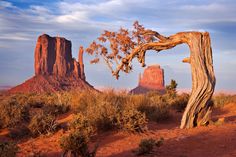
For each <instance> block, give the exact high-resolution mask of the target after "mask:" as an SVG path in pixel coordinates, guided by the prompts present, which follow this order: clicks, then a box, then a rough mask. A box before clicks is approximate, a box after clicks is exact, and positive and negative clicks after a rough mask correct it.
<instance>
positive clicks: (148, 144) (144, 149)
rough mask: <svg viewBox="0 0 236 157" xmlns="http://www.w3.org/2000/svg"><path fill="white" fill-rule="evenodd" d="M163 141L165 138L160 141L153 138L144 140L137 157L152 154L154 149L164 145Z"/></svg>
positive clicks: (140, 144)
mask: <svg viewBox="0 0 236 157" xmlns="http://www.w3.org/2000/svg"><path fill="white" fill-rule="evenodd" d="M163 141H164V139H163V138H160V139H159V140H155V139H152V138H149V139H142V140H141V142H140V143H139V148H138V151H137V152H136V153H137V155H146V154H150V153H151V152H152V151H153V149H154V147H160V146H161V145H162V144H163Z"/></svg>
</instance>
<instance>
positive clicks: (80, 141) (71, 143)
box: [60, 131, 97, 157]
mask: <svg viewBox="0 0 236 157" xmlns="http://www.w3.org/2000/svg"><path fill="white" fill-rule="evenodd" d="M88 143H89V138H88V137H87V136H86V135H84V134H83V133H81V132H80V131H75V132H72V133H70V134H69V135H68V136H63V137H62V138H61V140H60V146H61V148H62V150H63V156H66V155H69V154H71V156H74V157H77V156H81V157H94V156H95V153H96V150H97V147H95V149H94V150H93V151H92V152H89V149H88Z"/></svg>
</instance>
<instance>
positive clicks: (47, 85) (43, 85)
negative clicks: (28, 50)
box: [9, 34, 94, 93]
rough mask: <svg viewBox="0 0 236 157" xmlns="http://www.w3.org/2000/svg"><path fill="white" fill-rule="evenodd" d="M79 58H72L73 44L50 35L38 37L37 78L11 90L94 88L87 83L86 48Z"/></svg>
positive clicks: (35, 65) (13, 91)
mask: <svg viewBox="0 0 236 157" xmlns="http://www.w3.org/2000/svg"><path fill="white" fill-rule="evenodd" d="M78 56H79V57H78V62H77V61H76V60H75V59H74V58H72V52H71V41H69V40H67V39H65V38H62V37H50V36H49V35H47V34H43V35H41V36H39V37H38V40H37V43H36V47H35V52H34V59H35V62H34V69H35V76H34V77H32V78H31V79H29V80H27V81H26V82H25V83H23V84H21V85H18V86H16V87H14V88H12V89H10V90H9V91H10V92H12V93H16V92H23V93H28V92H36V93H42V92H55V91H62V90H71V89H81V90H83V89H94V88H93V87H92V86H91V85H90V84H89V83H88V82H86V80H85V78H86V77H85V73H84V63H83V47H80V50H79V55H78Z"/></svg>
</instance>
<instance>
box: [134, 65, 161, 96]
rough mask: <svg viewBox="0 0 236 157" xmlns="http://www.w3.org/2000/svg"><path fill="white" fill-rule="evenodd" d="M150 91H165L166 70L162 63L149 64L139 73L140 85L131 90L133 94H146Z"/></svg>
mask: <svg viewBox="0 0 236 157" xmlns="http://www.w3.org/2000/svg"><path fill="white" fill-rule="evenodd" d="M150 91H157V92H160V93H164V92H165V81H164V70H163V69H162V68H161V67H160V65H151V66H148V67H147V68H146V69H145V70H144V73H143V74H140V75H139V83H138V86H137V87H136V88H134V89H132V90H131V91H130V93H131V94H145V93H147V92H150Z"/></svg>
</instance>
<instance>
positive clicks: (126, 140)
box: [0, 103, 236, 157]
mask: <svg viewBox="0 0 236 157" xmlns="http://www.w3.org/2000/svg"><path fill="white" fill-rule="evenodd" d="M181 115H182V113H176V112H175V113H172V118H171V119H170V120H168V121H166V122H165V123H154V122H152V123H149V124H148V126H149V131H147V132H146V133H141V134H131V133H127V132H121V131H110V132H106V133H100V134H98V135H96V136H95V137H93V138H92V142H91V144H90V146H91V148H92V147H93V146H94V145H95V144H96V143H99V148H98V151H97V157H132V156H135V153H134V150H137V148H138V145H139V142H140V140H141V139H143V138H154V139H159V138H160V137H163V138H164V143H163V145H162V146H161V147H159V148H155V149H154V151H153V152H151V153H150V154H149V155H147V156H157V157H234V156H235V157H236V104H232V103H231V104H228V105H225V106H224V107H223V108H221V109H215V110H214V111H213V116H212V119H213V121H217V120H219V121H220V122H219V121H218V122H215V123H214V124H211V125H209V126H207V127H205V126H202V127H197V128H193V129H179V128H178V126H179V124H180V120H181ZM71 118H72V114H70V113H67V114H65V115H63V116H61V117H60V119H59V120H58V122H59V123H66V122H67V121H69V120H70V119H71ZM63 134H64V133H63V130H60V131H58V132H57V133H55V134H53V135H47V136H40V137H38V138H30V139H22V140H21V141H20V142H19V144H18V145H19V147H20V152H19V153H18V156H19V157H24V156H29V155H32V156H33V155H37V154H44V155H45V156H49V157H57V156H61V153H62V151H61V149H60V146H59V142H58V141H59V139H60V137H61V136H62V135H63ZM0 138H7V131H2V132H1V136H0Z"/></svg>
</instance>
